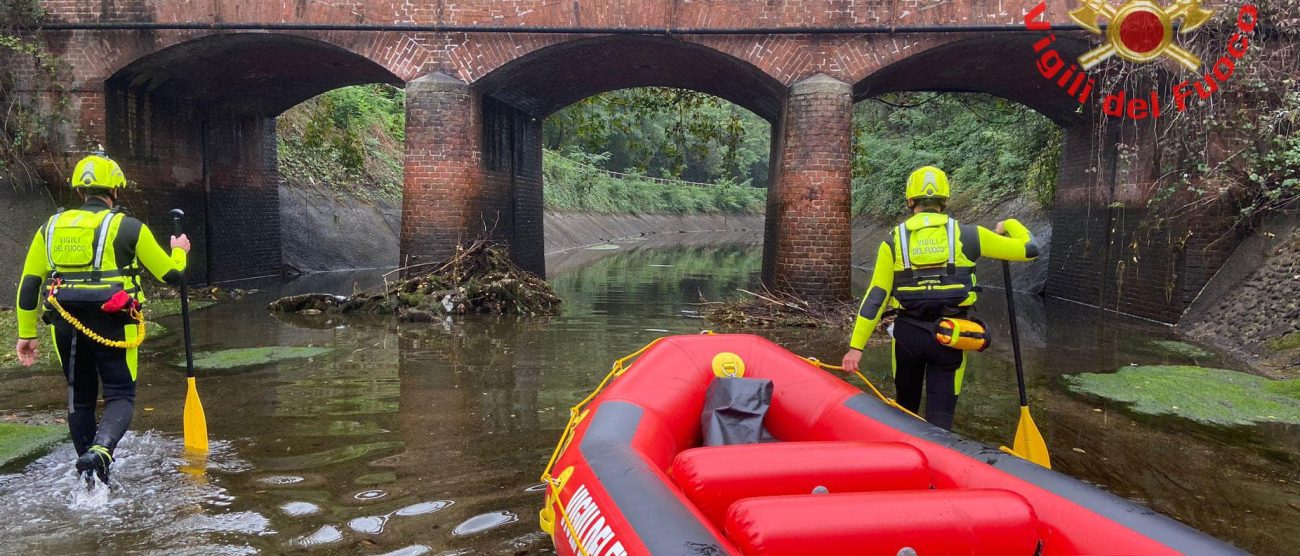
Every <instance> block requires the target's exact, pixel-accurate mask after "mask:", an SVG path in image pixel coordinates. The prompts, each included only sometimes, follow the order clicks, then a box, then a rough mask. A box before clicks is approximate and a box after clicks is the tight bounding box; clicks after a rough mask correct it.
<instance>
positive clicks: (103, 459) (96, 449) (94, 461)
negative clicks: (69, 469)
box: [77, 444, 113, 487]
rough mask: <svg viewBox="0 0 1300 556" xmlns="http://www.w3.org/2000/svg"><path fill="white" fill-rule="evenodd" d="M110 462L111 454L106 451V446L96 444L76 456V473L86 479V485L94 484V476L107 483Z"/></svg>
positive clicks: (111, 460) (111, 459) (111, 461)
mask: <svg viewBox="0 0 1300 556" xmlns="http://www.w3.org/2000/svg"><path fill="white" fill-rule="evenodd" d="M111 463H113V456H112V455H110V454H109V453H108V448H105V447H103V446H100V445H98V444H96V445H94V446H91V447H90V449H89V450H86V453H84V454H81V457H79V458H77V474H78V475H80V476H81V477H82V478H83V479H85V480H86V486H87V487H93V486H95V484H94V481H95V477H98V478H99V480H100V482H102V483H104V484H105V485H107V484H108V466H109V464H111Z"/></svg>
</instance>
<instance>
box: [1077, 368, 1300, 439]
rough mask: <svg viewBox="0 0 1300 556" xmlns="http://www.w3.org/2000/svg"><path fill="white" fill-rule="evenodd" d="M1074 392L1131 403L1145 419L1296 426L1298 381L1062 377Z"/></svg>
mask: <svg viewBox="0 0 1300 556" xmlns="http://www.w3.org/2000/svg"><path fill="white" fill-rule="evenodd" d="M1065 383H1066V385H1067V386H1068V387H1069V388H1070V390H1073V391H1075V392H1081V393H1086V394H1091V395H1094V396H1099V397H1102V398H1106V399H1109V400H1114V401H1118V402H1124V403H1128V404H1131V405H1130V409H1132V410H1133V411H1136V412H1138V413H1146V414H1148V415H1177V416H1180V417H1184V418H1187V419H1191V420H1194V421H1198V422H1201V423H1207V424H1216V425H1252V424H1254V423H1265V422H1277V423H1292V424H1300V379H1294V380H1285V381H1273V380H1269V379H1267V378H1264V377H1259V376H1255V375H1249V374H1246V373H1241V372H1237V371H1228V370H1224V369H1209V368H1205V367H1188V366H1178V365H1171V366H1164V365H1160V366H1149V367H1144V366H1139V367H1127V368H1123V369H1120V370H1119V371H1118V372H1116V373H1111V374H1093V373H1085V374H1079V375H1072V376H1067V377H1065Z"/></svg>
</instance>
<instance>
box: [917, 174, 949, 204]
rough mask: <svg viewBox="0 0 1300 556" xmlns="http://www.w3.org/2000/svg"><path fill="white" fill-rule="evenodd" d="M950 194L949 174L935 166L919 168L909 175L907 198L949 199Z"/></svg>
mask: <svg viewBox="0 0 1300 556" xmlns="http://www.w3.org/2000/svg"><path fill="white" fill-rule="evenodd" d="M948 196H949V189H948V174H945V173H943V170H940V169H938V168H935V167H934V166H922V167H920V168H917V169H916V171H915V172H912V175H910V176H908V177H907V200H909V201H911V200H912V199H947V198H948Z"/></svg>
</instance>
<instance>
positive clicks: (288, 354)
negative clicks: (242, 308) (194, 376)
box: [176, 346, 330, 370]
mask: <svg viewBox="0 0 1300 556" xmlns="http://www.w3.org/2000/svg"><path fill="white" fill-rule="evenodd" d="M329 352H330V349H329V348H318V347H297V346H268V347H257V348H237V349H223V350H221V351H205V352H200V353H196V354H194V367H195V368H196V369H209V370H210V369H234V368H237V367H251V366H253V365H265V364H267V363H275V362H277V361H284V360H287V359H305V358H308V357H316V356H318V355H322V354H325V353H329ZM176 365H178V366H182V367H183V366H185V360H184V359H181V360H180V361H178V362H176Z"/></svg>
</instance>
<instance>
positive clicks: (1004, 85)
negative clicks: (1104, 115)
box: [853, 33, 1088, 126]
mask: <svg viewBox="0 0 1300 556" xmlns="http://www.w3.org/2000/svg"><path fill="white" fill-rule="evenodd" d="M1040 39H1042V34H1041V33H1024V34H1014V35H999V36H983V37H968V38H958V39H956V40H946V41H934V42H930V44H929V45H928V47H927V48H923V49H915V50H913V51H912V52H911V53H910V54H908V55H905V56H900V57H898V58H897V59H896V60H895V61H894V62H892V63H890V64H888V65H884V66H883V67H880V68H879V69H876V70H875V71H872V72H871V73H869V74H867V75H866V76H864V77H862V78H861V79H860V80H858V81H857V82H856V83H855V84H854V87H853V98H854V100H855V101H858V100H863V99H867V98H870V97H873V96H876V95H880V94H883V93H890V92H899V91H936V92H976V93H988V94H991V95H995V96H999V97H1003V98H1006V99H1008V100H1012V101H1015V102H1018V103H1020V104H1023V105H1025V106H1028V107H1029V108H1032V109H1034V110H1036V111H1038V112H1039V113H1041V114H1043V115H1044V116H1046V117H1048V118H1050V119H1052V121H1054V122H1056V123H1057V124H1058V125H1062V126H1070V125H1073V124H1075V123H1077V122H1078V121H1079V120H1080V117H1079V111H1078V108H1079V103H1078V102H1077V101H1076V100H1075V99H1074V97H1071V96H1070V95H1068V94H1066V93H1064V92H1062V91H1061V90H1060V88H1058V87H1057V86H1056V84H1055V83H1053V82H1051V81H1049V80H1047V79H1044V78H1043V76H1042V75H1040V74H1039V73H1038V70H1037V69H1036V66H1035V64H1036V62H1037V60H1038V53H1036V52H1034V49H1033V45H1034V42H1035V41H1038V40H1040ZM1052 47H1053V48H1054V49H1056V50H1057V51H1058V52H1060V54H1061V57H1062V58H1064V59H1065V60H1068V61H1072V60H1074V59H1075V58H1077V57H1078V56H1079V55H1080V54H1082V53H1083V52H1085V51H1086V50H1087V49H1088V43H1087V42H1085V41H1083V40H1080V39H1076V38H1071V37H1060V38H1058V39H1057V40H1056V41H1055V42H1054V43H1053V44H1052Z"/></svg>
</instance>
